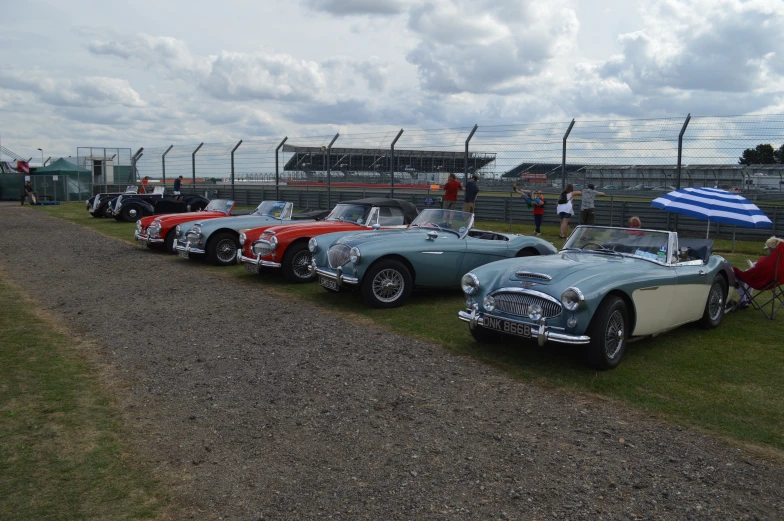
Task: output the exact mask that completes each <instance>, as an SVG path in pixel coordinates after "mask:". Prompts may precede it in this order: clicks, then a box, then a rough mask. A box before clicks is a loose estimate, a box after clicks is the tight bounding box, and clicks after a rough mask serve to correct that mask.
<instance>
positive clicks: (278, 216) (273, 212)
mask: <svg viewBox="0 0 784 521" xmlns="http://www.w3.org/2000/svg"><path fill="white" fill-rule="evenodd" d="M293 211H294V204H293V203H287V202H285V201H262V203H261V204H260V205H259V206H258V207H257V208H256V209H255V210H254V211H253V212H252V213H251V214H250V215H240V216H233V217H220V218H218V219H209V220H206V221H205V220H196V221H190V222H187V223H183V224H181V225H178V226H177V227H176V228H175V231H174V233H175V235H176V239H175V241H174V250H175V251H176V252H177V254H178V255H179V256H180V257H183V258H186V259H187V258H200V257H205V256H206V258H207V260H209V261H210V262H211V263H213V264H217V265H218V266H229V265H231V264H234V263H235V262H236V259H237V249H238V248H239V247H240V240H239V238H240V231H241V230H247V229H250V228H258V227H260V226H267V225H269V226H273V225H276V224H292V223H295V222H311V221H315V220H319V219H323V218H324V217H326V216H327V214H329V211H328V210H312V211H306V212H301V213H297V214H294V213H293Z"/></svg>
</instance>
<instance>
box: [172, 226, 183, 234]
mask: <svg viewBox="0 0 784 521" xmlns="http://www.w3.org/2000/svg"><path fill="white" fill-rule="evenodd" d="M181 232H182V229H181V228H180V225H179V224H178V225H177V226H175V227H174V235H176V236H177V237H179V236H180V233H181Z"/></svg>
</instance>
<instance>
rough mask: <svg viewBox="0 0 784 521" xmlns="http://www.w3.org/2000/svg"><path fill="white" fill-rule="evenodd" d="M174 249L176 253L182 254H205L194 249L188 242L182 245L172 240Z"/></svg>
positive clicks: (200, 250)
mask: <svg viewBox="0 0 784 521" xmlns="http://www.w3.org/2000/svg"><path fill="white" fill-rule="evenodd" d="M174 249H175V250H177V251H181V252H183V253H197V254H202V255H203V254H205V253H207V252H206V251H204V250H202V249H201V248H196V247H195V246H191V243H190V242H186V243H185V244H182V243H181V242H180V241H179V239H174Z"/></svg>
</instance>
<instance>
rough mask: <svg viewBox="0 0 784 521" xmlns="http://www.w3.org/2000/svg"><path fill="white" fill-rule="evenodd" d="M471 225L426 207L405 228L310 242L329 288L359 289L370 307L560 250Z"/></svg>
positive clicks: (466, 216)
mask: <svg viewBox="0 0 784 521" xmlns="http://www.w3.org/2000/svg"><path fill="white" fill-rule="evenodd" d="M473 224H474V215H473V214H470V213H466V212H460V211H456V210H440V209H427V210H422V212H420V214H419V215H417V217H416V218H415V219H414V221H413V222H412V223H411V225H410V226H409V227H408V229H405V230H376V231H371V232H364V233H359V234H353V235H347V234H346V232H337V233H330V234H325V235H319V236H317V237H314V238H313V239H311V240H310V243H309V244H308V248H309V249H310V251H311V252H312V253H313V261H312V262H313V264H312V270H313V272H314V273H315V274H316V276H317V277H318V280H319V283H320V284H321V285H322V286H324V287H325V288H326V289H328V290H332V291H338V290H339V289H341V288H358V289H359V290H360V291H361V292H362V296H363V297H364V299H365V302H366V303H367V304H369V305H371V306H373V307H377V308H392V307H397V306H400V305H402V304H403V303H404V302H405V301H406V299H408V296H409V295H410V294H411V290H412V289H413V288H414V286H421V287H430V288H450V287H451V288H455V289H456V288H458V287H459V284H460V278H461V277H462V276H463V274H464V273H466V272H468V271H470V270H472V269H474V268H476V267H477V266H481V265H483V264H487V263H488V262H493V261H497V260H499V259H506V258H509V257H525V256H532V255H551V254H554V253H556V252H557V250H556V249H555V247H553V245H552V244H550V243H549V242H547V241H544V240H542V239H539V238H537V237H528V236H525V235H515V234H507V233H498V232H491V231H485V230H476V229H474V227H473Z"/></svg>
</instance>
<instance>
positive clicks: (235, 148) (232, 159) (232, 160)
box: [231, 139, 242, 201]
mask: <svg viewBox="0 0 784 521" xmlns="http://www.w3.org/2000/svg"><path fill="white" fill-rule="evenodd" d="M241 144H242V140H241V139H240V142H239V143H237V145H236V146H235V147H234V148H232V149H231V199H232V200H233V201H236V199H234V152H235V151H236V150H237V149H238V148H240V145H241Z"/></svg>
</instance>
